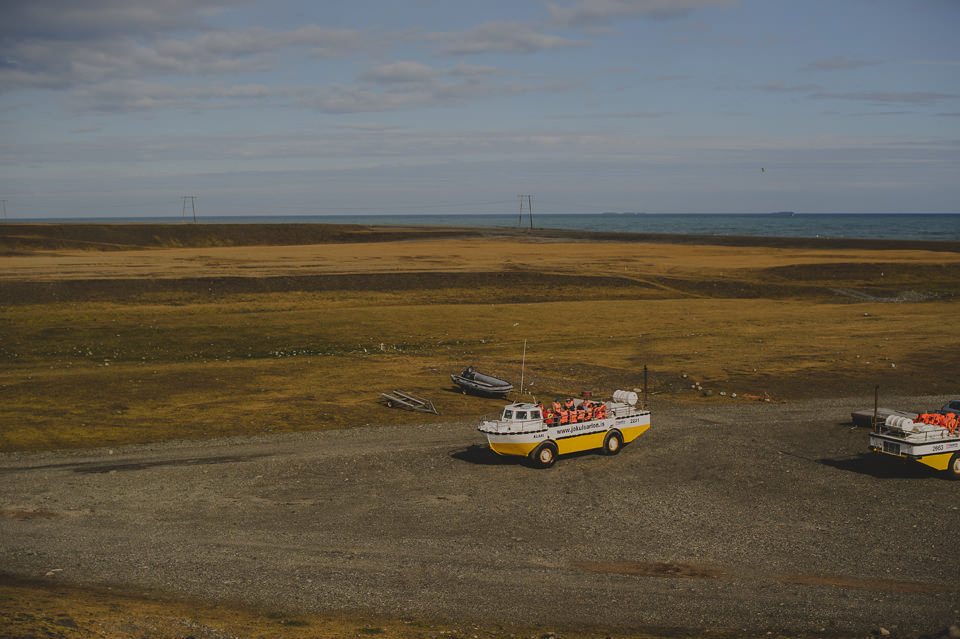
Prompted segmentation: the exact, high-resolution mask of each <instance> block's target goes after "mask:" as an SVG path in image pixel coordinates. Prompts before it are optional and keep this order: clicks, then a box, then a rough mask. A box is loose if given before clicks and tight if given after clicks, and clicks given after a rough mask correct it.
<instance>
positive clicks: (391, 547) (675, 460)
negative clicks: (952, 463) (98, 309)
mask: <svg viewBox="0 0 960 639" xmlns="http://www.w3.org/2000/svg"><path fill="white" fill-rule="evenodd" d="M945 399H947V398H943V397H926V398H899V399H893V398H888V399H887V400H886V401H885V402H884V404H885V405H887V406H891V407H896V408H903V409H913V410H919V409H929V408H933V407H937V406H939V405H941V404H942V403H943V401H944V400H945ZM868 406H872V398H869V399H863V398H860V399H849V400H830V401H810V402H795V403H789V404H761V403H747V402H740V401H736V400H731V401H730V402H729V403H727V404H723V405H716V406H674V405H657V404H656V403H655V404H654V406H653V411H654V413H653V427H652V428H651V430H650V431H649V432H648V433H646V434H645V435H643V436H641V437H640V438H639V439H638V440H637V441H636V442H634V443H633V444H631V445H630V446H628V447H627V448H626V449H625V450H624V451H623V453H621V454H620V455H619V456H616V457H603V456H600V455H593V454H590V455H580V456H574V457H571V458H564V459H561V460H560V461H559V462H558V463H557V465H556V466H555V467H554V468H552V469H550V470H546V471H540V470H534V469H531V468H528V467H526V466H524V465H522V464H519V463H514V462H513V461H511V460H505V459H500V458H496V457H495V456H492V455H491V454H489V452H487V451H486V449H484V448H482V447H481V446H480V444H481V440H480V436H479V434H478V433H477V432H476V431H475V423H438V424H428V425H422V426H405V427H402V428H401V427H391V426H382V427H369V428H361V429H355V430H349V431H336V432H321V433H308V434H298V435H282V436H271V437H264V438H255V439H230V440H215V441H207V442H174V443H168V444H160V445H150V446H136V447H126V448H122V449H121V448H118V449H114V450H107V449H97V450H86V451H61V452H49V453H38V454H22V455H16V454H10V455H3V456H0V485H2V487H3V488H2V491H0V564H2V566H3V570H4V571H5V572H7V573H9V574H14V575H18V576H27V577H40V578H46V579H52V580H62V581H68V582H73V583H80V584H112V585H116V586H123V587H131V588H136V589H142V588H146V589H158V590H160V591H165V592H170V593H175V594H183V595H189V596H195V597H200V598H204V599H210V600H222V601H233V602H241V603H243V604H248V605H251V606H258V607H273V608H280V609H291V610H300V611H310V612H324V611H334V610H352V611H376V612H379V613H386V614H391V615H394V614H395V615H415V616H420V615H422V616H428V617H441V618H449V619H454V620H471V619H474V620H485V621H502V622H520V623H528V622H529V623H543V624H550V625H551V626H552V627H561V626H574V625H581V624H589V625H603V626H608V627H616V628H676V629H714V628H716V629H729V630H739V629H748V630H751V631H765V630H784V631H814V632H821V631H822V630H821V629H823V630H825V631H827V632H829V631H839V632H860V631H864V632H866V631H869V630H871V629H875V628H877V627H878V626H883V627H885V628H890V629H893V630H894V631H895V632H898V633H904V634H906V633H930V632H936V631H939V630H940V629H943V628H945V627H947V626H949V625H951V624H954V623H957V621H960V553H958V551H957V546H956V538H957V530H958V528H960V499H958V495H960V482H952V481H949V480H946V479H944V478H943V477H941V476H940V475H938V474H937V473H934V472H932V471H930V470H928V469H927V468H926V467H923V466H920V465H911V464H908V463H901V462H900V461H899V460H896V459H892V458H881V457H878V456H875V455H870V454H868V453H867V449H866V446H867V433H866V431H864V430H862V429H854V428H851V426H850V425H849V419H850V411H851V410H858V409H862V408H866V407H868Z"/></svg>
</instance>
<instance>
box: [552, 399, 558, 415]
mask: <svg viewBox="0 0 960 639" xmlns="http://www.w3.org/2000/svg"><path fill="white" fill-rule="evenodd" d="M553 412H555V413H559V412H560V398H559V397H558V398H557V399H555V400H553Z"/></svg>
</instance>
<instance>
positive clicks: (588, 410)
mask: <svg viewBox="0 0 960 639" xmlns="http://www.w3.org/2000/svg"><path fill="white" fill-rule="evenodd" d="M583 411H584V414H585V417H586V419H587V421H590V420H591V419H593V416H594V412H593V402H592V401H590V400H589V399H588V400H587V401H585V402H584V403H583Z"/></svg>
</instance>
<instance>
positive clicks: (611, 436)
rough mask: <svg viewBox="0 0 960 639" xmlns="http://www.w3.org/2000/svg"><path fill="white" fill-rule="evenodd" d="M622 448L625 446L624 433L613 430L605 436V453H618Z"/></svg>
mask: <svg viewBox="0 0 960 639" xmlns="http://www.w3.org/2000/svg"><path fill="white" fill-rule="evenodd" d="M621 448H623V435H621V434H620V431H619V430H616V429H614V430H611V431H610V432H609V433H607V436H606V437H604V438H603V454H604V455H616V454H617V453H619V452H620V449H621Z"/></svg>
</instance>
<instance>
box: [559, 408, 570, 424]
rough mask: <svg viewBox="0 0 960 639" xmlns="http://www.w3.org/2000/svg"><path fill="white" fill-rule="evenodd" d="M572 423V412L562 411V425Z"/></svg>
mask: <svg viewBox="0 0 960 639" xmlns="http://www.w3.org/2000/svg"><path fill="white" fill-rule="evenodd" d="M569 422H570V412H569V411H565V410H562V411H560V423H561V424H567V423H569Z"/></svg>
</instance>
